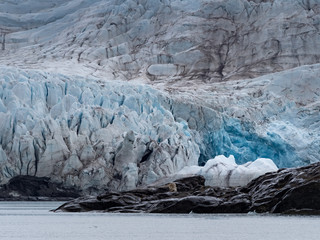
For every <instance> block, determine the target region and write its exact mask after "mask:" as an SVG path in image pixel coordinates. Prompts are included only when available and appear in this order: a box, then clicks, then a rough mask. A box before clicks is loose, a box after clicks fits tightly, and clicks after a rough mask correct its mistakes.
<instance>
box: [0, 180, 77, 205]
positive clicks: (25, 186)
mask: <svg viewBox="0 0 320 240" xmlns="http://www.w3.org/2000/svg"><path fill="white" fill-rule="evenodd" d="M80 193H81V192H80V191H79V190H77V189H74V188H65V187H63V186H62V184H61V183H60V184H57V183H54V182H52V181H51V180H50V178H47V177H34V176H26V175H19V176H16V177H14V178H12V179H10V181H9V182H8V183H7V184H5V185H1V186H0V201H67V200H70V199H74V198H77V197H79V196H80Z"/></svg>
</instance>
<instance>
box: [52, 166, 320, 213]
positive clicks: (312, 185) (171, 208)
mask: <svg viewBox="0 0 320 240" xmlns="http://www.w3.org/2000/svg"><path fill="white" fill-rule="evenodd" d="M204 182H205V180H204V178H203V177H201V176H191V177H187V178H183V179H180V180H177V181H174V182H172V183H170V184H165V185H162V186H160V187H155V186H152V187H148V188H144V189H136V190H132V191H126V192H117V193H116V192H109V193H106V194H104V195H100V196H98V197H82V198H78V199H76V200H72V201H70V202H67V203H65V204H63V205H62V206H60V207H59V208H58V209H56V210H55V211H76V212H78V211H79V212H81V211H92V210H98V211H103V212H147V213H190V212H193V213H248V212H257V213H266V212H268V213H284V214H320V163H316V164H312V165H309V166H307V167H302V168H295V169H281V170H279V171H278V172H275V173H267V174H265V175H263V176H260V177H258V178H256V179H254V180H253V181H252V182H251V183H249V184H248V185H247V186H246V187H239V188H213V187H205V186H204Z"/></svg>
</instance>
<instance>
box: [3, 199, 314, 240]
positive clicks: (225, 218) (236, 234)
mask: <svg viewBox="0 0 320 240" xmlns="http://www.w3.org/2000/svg"><path fill="white" fill-rule="evenodd" d="M60 204H61V203H60V202H0V239H1V240H7V239H8V240H13V239H14V240H18V239H19V240H20V239H24V240H33V239H44V240H50V239H63V240H69V239H70V240H71V239H77V240H84V239H86V240H88V239H90V240H91V239H92V240H99V239H106V240H112V239H115V240H122V239H126V240H128V239H130V240H131V239H132V240H135V239H139V240H147V239H148V240H149V239H152V240H160V239H161V240H170V239H174V240H180V239H181V240H182V239H183V240H188V239H190V240H191V239H192V240H194V239H219V240H227V239H230V240H251V239H252V240H253V239H254V240H261V239H262V240H263V239H272V240H275V239H281V240H285V239H290V240H295V239H297V240H298V239H301V240H313V239H314V240H319V239H320V227H319V226H320V217H318V216H303V217H299V216H274V215H258V214H243V215H232V214H231V215H230V214H209V215H207V214H206V215H205V214H187V215H185V214H184V215H168V214H110V213H93V212H90V213H53V212H50V211H49V210H51V209H54V208H56V207H58V206H59V205H60Z"/></svg>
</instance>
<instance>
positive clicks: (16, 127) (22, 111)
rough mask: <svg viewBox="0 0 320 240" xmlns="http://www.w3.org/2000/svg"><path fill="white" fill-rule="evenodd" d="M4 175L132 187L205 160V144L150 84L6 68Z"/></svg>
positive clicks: (0, 171)
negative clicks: (202, 147) (200, 146)
mask: <svg viewBox="0 0 320 240" xmlns="http://www.w3.org/2000/svg"><path fill="white" fill-rule="evenodd" d="M0 83H1V84H0V160H1V162H0V177H1V182H5V181H6V180H8V179H9V178H11V177H12V176H15V175H17V174H29V175H36V176H49V177H51V178H52V179H54V180H56V181H64V182H65V184H66V185H68V186H77V187H80V188H81V189H84V190H86V191H94V190H95V188H97V189H99V190H102V189H101V186H105V188H110V189H117V190H124V189H132V188H135V187H136V186H137V185H141V184H147V183H150V182H153V181H155V180H157V179H158V178H160V177H162V176H165V175H168V174H172V173H175V172H177V171H179V170H180V169H182V168H183V167H184V166H190V165H195V164H197V160H198V157H199V149H198V145H197V144H195V142H194V140H193V138H192V137H191V135H190V133H189V132H188V127H186V126H185V125H184V124H183V123H179V122H176V121H175V120H174V118H173V116H172V114H171V112H169V111H168V110H166V109H164V108H163V107H162V106H161V104H160V102H159V100H158V95H159V94H160V93H159V92H158V91H156V90H153V89H151V88H150V87H148V86H145V85H131V84H128V83H121V82H120V83H115V82H103V83H99V82H96V80H92V79H91V80H85V79H83V78H81V77H74V78H71V77H66V76H63V75H58V74H49V73H45V72H41V71H22V70H17V69H13V68H6V67H4V68H0Z"/></svg>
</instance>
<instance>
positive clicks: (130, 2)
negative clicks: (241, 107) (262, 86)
mask: <svg viewBox="0 0 320 240" xmlns="http://www.w3.org/2000/svg"><path fill="white" fill-rule="evenodd" d="M50 2H51V3H52V4H50ZM53 2H54V3H53ZM14 3H15V2H14V1H8V0H4V1H1V3H0V22H1V25H0V44H1V47H2V49H3V50H2V53H3V54H1V56H0V64H9V65H15V66H19V67H23V68H37V67H38V66H39V65H42V66H43V67H46V68H51V70H53V71H55V70H57V69H55V65H58V66H59V68H60V71H61V70H62V69H63V71H64V72H68V73H69V74H74V72H72V71H75V69H74V68H72V69H70V68H69V67H68V66H72V65H74V64H80V65H83V68H85V72H86V73H87V74H92V75H100V76H105V75H106V74H108V76H109V77H110V79H111V78H127V79H131V78H135V77H137V76H141V77H145V78H146V77H148V78H149V79H150V80H161V81H164V82H166V81H167V77H171V78H175V79H184V80H188V79H193V80H194V79H197V80H205V81H207V80H210V81H221V80H230V79H243V78H252V77H257V76H261V75H264V74H267V73H273V72H278V71H283V70H286V69H290V68H293V67H297V66H301V65H306V64H315V63H319V62H320V50H319V47H318V45H319V42H320V33H319V29H320V0H291V1H284V0H268V1H262V0H255V1H252V0H241V1H240V0H224V1H218V0H211V1H208V0H198V1H194V0H183V1H180V0H171V1H169V0H164V1H158V0H148V1H147V0H126V1H124V0H120V1H119V0H70V1H68V2H65V1H61V0H59V1H52V0H47V1H40V2H39V1H37V0H29V1H27V2H26V3H25V4H23V5H21V6H20V4H19V5H16V4H14ZM53 62H54V63H55V64H48V63H53ZM66 66H67V67H66Z"/></svg>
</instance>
